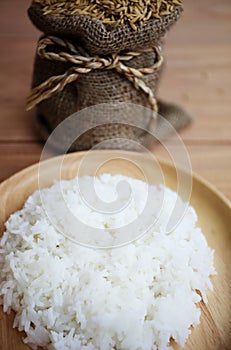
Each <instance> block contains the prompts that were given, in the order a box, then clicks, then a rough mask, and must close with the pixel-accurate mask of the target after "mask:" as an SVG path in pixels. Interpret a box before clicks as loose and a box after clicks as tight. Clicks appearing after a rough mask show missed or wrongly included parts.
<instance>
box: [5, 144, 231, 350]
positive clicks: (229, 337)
mask: <svg viewBox="0 0 231 350" xmlns="http://www.w3.org/2000/svg"><path fill="white" fill-rule="evenodd" d="M85 156H86V154H85V153H84V152H79V153H74V154H70V155H68V156H66V158H65V159H64V161H63V166H62V172H61V174H62V178H64V179H70V178H73V176H76V175H77V174H79V172H80V169H82V168H80V166H81V167H82V163H81V161H82V159H83V158H84V157H85ZM124 159H126V161H125V160H124ZM62 160H63V156H61V157H59V158H57V159H56V158H55V159H54V158H53V159H51V160H48V161H46V162H45V163H43V164H42V166H41V169H40V178H41V179H42V180H43V181H42V183H43V185H44V186H45V187H46V186H49V185H51V184H52V182H53V180H54V179H56V180H59V179H60V164H61V161H62ZM125 162H126V164H125ZM88 164H89V166H87V167H85V168H84V170H82V171H81V175H98V174H100V173H104V172H107V173H111V174H117V173H121V174H124V175H127V176H132V177H135V178H138V179H143V176H144V175H145V176H146V177H147V178H148V179H149V182H150V183H152V184H158V183H160V182H159V181H158V182H157V179H158V168H156V167H153V162H152V159H151V158H150V157H147V156H145V155H143V154H141V153H131V152H120V151H114V152H113V151H99V152H97V151H95V153H94V154H93V153H91V154H90V156H89V158H88ZM99 164H101V167H99ZM159 164H160V168H161V171H162V172H163V174H164V183H165V184H166V185H167V186H168V187H170V188H172V189H173V190H175V189H176V188H177V178H176V172H175V168H174V167H171V166H169V165H168V164H166V163H164V162H160V163H159ZM38 169H39V168H38V165H35V166H33V167H30V168H28V169H26V170H23V171H22V172H21V173H19V174H17V175H15V176H14V177H12V178H11V179H9V180H8V181H6V182H4V183H3V184H2V185H0V196H1V198H2V207H1V209H0V234H1V233H2V232H3V230H4V222H5V221H6V219H7V218H8V217H9V215H10V214H11V213H13V212H14V211H15V210H17V209H20V208H21V207H22V205H23V203H24V201H25V199H26V198H27V197H28V196H29V195H30V194H31V193H33V192H34V191H35V190H36V189H38ZM140 169H142V171H140ZM143 174H144V175H143ZM190 202H191V204H192V205H193V207H194V208H195V209H196V211H197V213H198V218H199V221H198V225H199V226H200V227H201V228H202V230H203V233H204V235H205V237H206V238H207V241H208V244H209V245H210V246H211V248H213V249H215V268H216V271H217V275H216V276H215V277H213V279H212V283H213V286H214V291H213V292H209V293H208V304H204V303H200V305H199V307H200V308H201V323H200V325H199V326H198V327H197V328H196V329H193V330H192V334H191V336H190V337H189V339H188V341H187V343H186V345H185V347H184V350H230V345H231V319H230V308H231V288H230V278H231V270H230V264H231V254H230V251H231V235H230V227H231V206H230V203H228V201H226V200H225V198H224V197H222V196H220V194H218V193H216V192H215V191H214V189H213V188H211V186H210V185H208V184H207V183H205V182H204V181H203V180H201V179H199V178H196V177H194V178H193V190H192V195H191V200H190ZM12 318H13V315H11V317H7V316H6V315H3V312H2V310H0V320H1V327H2V330H1V334H2V343H1V344H2V345H1V346H2V348H1V347H0V349H1V350H7V349H11V350H26V349H27V347H26V346H25V345H24V344H23V343H22V342H21V341H20V340H19V337H20V335H19V333H18V332H17V331H16V330H13V329H12ZM173 345H174V344H173ZM174 348H175V349H178V350H179V349H180V347H179V346H177V345H176V344H175V345H174Z"/></svg>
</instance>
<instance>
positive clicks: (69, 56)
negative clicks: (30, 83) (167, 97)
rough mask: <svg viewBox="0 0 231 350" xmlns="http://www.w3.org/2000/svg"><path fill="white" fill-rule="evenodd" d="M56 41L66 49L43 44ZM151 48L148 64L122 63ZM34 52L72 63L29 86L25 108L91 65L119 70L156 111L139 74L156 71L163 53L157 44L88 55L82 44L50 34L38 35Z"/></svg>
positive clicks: (32, 105)
mask: <svg viewBox="0 0 231 350" xmlns="http://www.w3.org/2000/svg"><path fill="white" fill-rule="evenodd" d="M48 45H49V46H50V45H56V46H57V45H58V46H59V47H61V48H65V49H68V51H69V52H70V53H67V52H59V53H54V52H50V51H48V50H47V46H48ZM151 51H154V52H155V53H156V60H155V62H154V64H153V65H152V67H149V68H139V69H136V68H132V67H129V66H127V65H126V62H128V61H130V60H132V59H133V58H135V57H138V56H140V55H142V54H143V53H144V52H151ZM37 53H38V55H39V56H40V57H41V58H44V59H47V60H50V61H59V62H69V63H72V64H73V67H71V68H69V69H68V70H67V71H66V72H65V73H64V74H61V75H57V76H52V77H50V78H49V79H47V80H46V81H44V82H43V83H42V84H40V85H39V86H37V87H35V88H33V89H32V91H31V93H30V95H29V96H28V98H27V103H26V110H30V109H32V108H33V107H35V106H36V105H37V104H38V103H40V102H42V101H43V100H45V99H48V98H49V97H51V96H52V95H53V94H54V93H57V92H61V91H62V90H63V89H64V88H65V86H66V85H67V84H70V83H73V82H75V81H76V80H77V79H78V78H79V77H80V75H81V74H87V73H90V72H91V71H92V70H95V69H115V70H116V71H117V72H118V73H119V74H122V75H124V76H125V77H126V78H127V79H128V80H129V81H130V82H131V83H132V84H133V85H134V87H135V88H136V89H137V90H141V91H142V92H143V93H144V94H145V95H146V96H147V98H148V101H149V104H150V106H151V109H152V110H153V111H157V109H158V107H157V100H156V98H155V95H154V93H153V91H152V90H151V89H150V88H149V87H148V86H147V85H146V84H145V82H144V81H143V80H142V78H143V77H144V76H145V75H147V74H153V73H155V72H157V71H158V70H159V69H160V67H161V65H162V63H163V57H162V55H161V53H160V48H159V47H153V48H151V49H145V50H142V51H139V52H127V53H125V54H112V55H110V56H107V57H100V56H94V57H89V55H88V54H87V53H86V52H85V51H84V50H83V48H79V47H75V46H74V45H73V44H72V43H71V42H70V41H67V40H63V39H60V38H57V37H54V36H48V37H44V38H42V39H41V40H40V41H39V42H38V48H37Z"/></svg>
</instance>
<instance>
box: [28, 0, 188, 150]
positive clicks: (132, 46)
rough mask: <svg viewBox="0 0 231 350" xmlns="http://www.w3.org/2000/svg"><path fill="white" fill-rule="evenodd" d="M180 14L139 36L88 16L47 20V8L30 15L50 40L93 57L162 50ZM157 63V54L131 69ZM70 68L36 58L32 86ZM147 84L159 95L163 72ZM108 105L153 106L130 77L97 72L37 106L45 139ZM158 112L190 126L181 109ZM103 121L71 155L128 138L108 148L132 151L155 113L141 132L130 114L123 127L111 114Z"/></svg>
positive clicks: (153, 22)
mask: <svg viewBox="0 0 231 350" xmlns="http://www.w3.org/2000/svg"><path fill="white" fill-rule="evenodd" d="M181 12H182V7H180V6H176V7H175V9H174V11H172V13H171V14H170V15H167V16H163V17H161V18H160V19H150V20H148V21H147V22H145V23H144V24H143V25H142V26H141V27H139V28H138V30H137V31H134V30H133V29H132V28H131V27H130V25H129V24H125V25H123V26H122V25H119V26H116V27H114V28H110V29H108V28H106V26H105V25H104V24H103V23H102V22H101V21H100V20H97V19H95V18H92V17H89V16H79V15H73V16H64V15H62V16H53V15H44V13H43V11H42V6H41V5H40V4H38V3H34V2H32V5H31V6H30V8H29V10H28V14H29V17H30V19H31V21H32V22H33V24H34V25H35V26H36V27H37V28H38V29H39V30H40V31H42V32H43V33H44V34H45V35H54V36H57V37H60V38H65V39H67V40H71V41H72V43H74V44H76V45H80V46H82V47H83V48H84V49H85V50H86V51H87V52H88V53H89V55H93V56H94V55H108V54H112V53H119V52H121V51H137V50H140V49H144V48H149V47H152V46H154V45H155V46H158V45H162V41H163V38H164V36H165V34H166V32H167V31H168V30H169V29H170V27H171V26H172V25H173V24H174V23H175V22H176V21H177V19H178V18H179V17H180V14H181ZM52 50H53V51H56V50H57V52H58V51H59V50H60V49H59V48H58V47H52ZM155 59H156V57H155V53H154V52H149V53H144V54H142V55H141V56H139V57H137V58H134V59H132V60H131V61H129V66H131V67H134V68H140V67H142V68H143V67H151V66H152V65H153V62H154V61H155ZM70 67H71V64H69V63H62V62H52V61H49V60H46V59H42V58H41V57H39V56H38V55H36V58H35V64H34V74H33V82H32V87H35V86H38V85H39V84H41V83H42V82H44V81H45V80H46V79H48V78H50V77H51V76H56V75H59V74H63V73H64V72H65V71H66V70H67V69H68V68H70ZM143 79H144V81H145V83H146V84H147V86H149V87H150V88H151V89H152V91H153V92H155V93H156V89H157V85H158V80H159V73H155V74H151V75H147V76H145V77H144V78H143ZM109 102H110V103H114V102H115V103H116V102H125V103H135V104H139V105H143V106H146V107H149V103H148V100H147V97H146V96H145V95H144V94H143V93H142V92H141V91H137V90H136V89H135V87H134V86H133V85H132V83H131V82H129V81H128V80H127V79H126V77H124V76H123V75H120V74H118V72H116V71H113V70H95V71H92V72H90V73H88V74H83V75H82V76H81V77H80V78H79V79H78V80H77V82H75V83H72V84H69V85H67V86H66V87H65V88H64V89H63V91H62V92H60V93H56V94H54V95H53V96H52V97H50V98H49V99H46V100H44V101H42V102H40V103H39V104H38V106H37V120H38V123H39V126H40V131H41V134H42V136H43V138H44V139H46V138H47V137H48V136H49V134H50V133H51V132H52V131H53V130H54V129H55V128H56V127H57V125H59V123H60V122H62V121H63V120H64V119H66V118H67V117H69V116H70V115H72V114H73V113H75V112H77V111H79V110H82V109H83V108H86V107H89V106H93V105H98V104H101V103H109ZM159 113H160V114H161V115H162V116H164V117H165V118H166V119H168V120H169V121H170V122H171V123H172V124H173V126H174V127H175V128H176V129H180V128H182V127H184V126H186V125H187V124H188V123H189V122H190V117H189V115H188V114H187V113H185V112H184V111H183V110H182V109H181V108H179V107H178V106H176V105H171V104H168V105H167V104H164V103H163V102H161V103H160V104H159ZM92 118H94V116H92ZM103 119H104V122H105V121H106V122H107V124H105V125H103V126H98V127H97V128H94V130H89V131H88V132H86V133H84V134H83V135H82V136H81V137H79V138H78V139H77V140H76V141H75V142H74V143H72V146H71V147H70V150H71V151H74V150H83V149H90V148H91V147H92V146H94V145H96V144H98V143H99V142H102V141H103V140H105V139H114V138H116V137H119V138H123V139H124V141H121V140H119V141H118V142H117V141H115V140H114V141H113V142H111V144H110V143H107V147H110V148H124V149H131V143H130V142H127V141H126V140H129V139H132V140H135V141H139V142H140V143H144V141H145V135H146V133H145V131H144V129H148V128H149V122H150V120H151V113H150V115H149V117H148V118H147V116H146V117H145V118H143V119H141V120H140V121H139V125H138V127H137V128H135V127H131V126H129V124H133V122H134V116H133V115H131V114H130V113H127V114H126V113H123V115H118V124H110V114H108V115H107V114H106V115H105V116H104V118H103ZM121 123H122V124H121ZM126 124H128V125H126ZM136 124H137V122H136ZM78 128H79V125H78V120H73V125H71V129H72V130H71V132H70V134H73V133H72V131H73V129H76V130H77V134H78ZM68 134H69V133H68V130H66V131H65V133H64V134H63V135H62V136H60V138H62V139H60V145H62V143H63V142H65V143H66V142H67V140H68V137H69V135H68ZM132 148H134V144H133V146H132Z"/></svg>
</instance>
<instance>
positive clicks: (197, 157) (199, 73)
mask: <svg viewBox="0 0 231 350" xmlns="http://www.w3.org/2000/svg"><path fill="white" fill-rule="evenodd" d="M184 4H185V11H184V15H183V17H182V19H181V20H180V21H179V22H178V24H177V25H176V26H174V28H172V30H171V31H170V33H169V35H168V37H167V38H166V45H165V57H166V65H165V71H164V74H163V76H162V79H161V84H160V88H159V91H158V93H159V96H160V97H161V98H162V99H165V100H168V101H174V102H176V103H179V104H181V105H182V106H183V107H184V108H186V109H187V110H188V111H189V112H190V113H191V114H192V115H193V117H194V123H193V124H192V125H191V126H190V127H189V128H187V129H186V130H183V131H181V133H180V135H181V137H182V139H183V141H184V142H185V144H186V147H187V150H188V152H189V155H190V158H191V162H192V168H193V171H195V172H196V173H198V174H200V175H202V176H203V177H204V178H206V179H207V180H209V181H210V182H211V183H213V184H214V185H215V186H216V187H217V188H218V189H219V190H220V191H222V192H223V193H224V194H225V195H226V196H227V197H229V198H231V182H230V178H231V118H230V114H231V108H230V101H231V95H230V91H231V74H230V73H231V36H230V33H231V21H230V18H231V2H230V0H220V1H219V2H218V1H217V0H203V1H201V0H194V1H191V0H184ZM0 5H1V6H0V7H1V11H0V45H1V54H0V164H1V166H0V181H2V180H4V179H6V178H8V177H9V176H11V175H12V174H14V173H15V172H16V171H18V170H21V169H23V168H25V167H26V166H28V165H31V164H34V163H36V162H37V161H39V159H40V154H41V151H42V148H43V145H42V144H41V143H40V136H39V134H38V133H37V131H36V127H35V120H34V112H30V113H26V112H25V98H26V96H27V94H28V91H29V89H30V82H31V74H32V69H33V58H34V54H35V48H36V41H37V39H38V37H39V35H40V33H39V32H38V31H37V30H36V29H35V28H34V27H33V26H32V24H31V23H30V21H29V20H28V18H27V15H26V10H27V8H28V7H29V5H30V0H20V1H18V0H1V1H0ZM152 151H153V152H154V153H155V154H156V155H160V156H163V157H164V158H166V159H169V156H168V155H167V154H166V152H165V151H164V150H163V149H162V148H161V147H155V148H153V150H152ZM214 215H215V214H214ZM215 217H216V216H215ZM216 239H217V238H216ZM214 242H215V243H216V244H217V245H218V247H219V242H216V241H214ZM218 260H219V259H218ZM227 261H228V260H227ZM218 265H219V266H220V268H221V275H226V279H225V280H224V281H223V282H222V283H223V284H225V287H224V288H225V289H227V290H228V287H229V288H230V275H229V274H226V272H224V271H223V270H222V269H223V267H224V265H222V264H220V263H219V262H218ZM221 265H222V266H223V267H222V266H221ZM225 266H227V264H226V265H225ZM225 269H226V268H225ZM218 288H219V287H218ZM218 291H219V289H218ZM215 294H216V295H218V293H217V292H216V293H215ZM225 300H226V294H225V296H223V295H219V298H218V301H217V303H218V305H220V304H222V305H223V303H225ZM211 312H215V313H216V314H217V316H216V320H217V322H216V333H215V334H216V339H218V341H215V343H214V348H211V350H213V349H217V350H218V349H219V350H225V349H226V350H230V349H231V346H229V344H228V343H227V342H226V343H224V344H225V345H224V344H223V345H220V340H219V339H220V334H221V338H222V339H224V338H225V337H227V336H228V334H230V332H231V331H230V328H229V327H228V324H229V323H228V322H227V323H226V319H225V318H224V319H223V318H222V313H223V312H224V313H225V315H227V317H228V316H229V317H230V318H231V311H230V312H229V313H228V309H227V310H225V307H224V305H223V306H219V308H218V309H217V310H212V311H211V310H209V311H208V312H207V316H206V317H205V320H203V321H202V325H203V322H205V325H206V324H207V322H210V321H209V315H210V314H211ZM209 313H210V314H209ZM204 314H206V313H204ZM6 318H7V319H8V317H7V316H5V315H2V314H0V349H1V350H8V349H9V350H12V349H20V348H19V346H20V345H18V344H20V337H21V336H20V335H17V336H16V334H17V332H16V333H15V332H14V331H12V330H11V328H10V327H9V326H8V325H6V323H5V321H3V320H5V319H6ZM206 320H207V321H206ZM9 322H10V321H9ZM201 327H202V328H204V326H201ZM205 329H206V326H205V328H204V330H205ZM209 329H214V328H213V326H212V325H211V327H210V328H209ZM196 332H197V330H196ZM12 333H13V334H14V335H15V337H14V340H12V342H13V343H12V344H13V345H12V346H13V347H12V348H10V347H5V345H3V344H2V341H1V339H3V335H5V334H8V335H9V336H11V334H12ZM195 334H196V333H195ZM204 342H205V340H204ZM204 344H206V342H205V343H204ZM227 344H228V345H227ZM190 346H191V348H190V349H193V350H194V349H195V350H201V349H200V348H198V347H195V346H196V345H195V344H194V345H190ZM219 346H220V347H219ZM208 349H209V348H208Z"/></svg>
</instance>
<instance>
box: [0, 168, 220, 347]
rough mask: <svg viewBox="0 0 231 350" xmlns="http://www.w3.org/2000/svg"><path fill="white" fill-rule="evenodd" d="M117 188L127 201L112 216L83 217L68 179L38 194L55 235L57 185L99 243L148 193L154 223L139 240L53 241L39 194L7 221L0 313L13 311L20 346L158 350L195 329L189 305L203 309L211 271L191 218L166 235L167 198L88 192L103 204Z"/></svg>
mask: <svg viewBox="0 0 231 350" xmlns="http://www.w3.org/2000/svg"><path fill="white" fill-rule="evenodd" d="M90 180H91V179H90V178H89V177H88V178H87V177H86V178H83V179H81V180H80V181H82V184H85V185H86V184H87V183H88V181H90ZM121 180H124V181H125V182H127V183H129V184H130V186H131V194H127V196H130V202H129V204H128V205H127V206H125V208H124V209H123V210H121V211H120V212H118V213H117V214H115V215H114V216H113V215H108V214H107V215H106V214H103V212H101V213H96V212H95V211H94V209H92V208H91V209H89V208H87V204H86V202H85V201H84V200H83V199H80V197H79V195H78V191H77V181H76V179H73V180H70V181H62V182H61V183H59V182H58V183H56V184H54V185H53V186H52V187H51V188H50V189H45V190H42V191H41V192H42V198H43V201H44V200H47V201H48V202H49V203H50V205H51V207H52V210H53V213H54V212H56V213H57V215H56V218H57V217H60V230H61V231H62V230H63V229H64V225H65V222H66V225H67V227H68V230H70V229H71V226H70V224H69V226H68V222H69V220H68V217H62V204H61V202H62V201H61V198H59V196H60V195H61V193H60V184H61V185H62V187H63V196H64V199H65V202H66V204H67V205H68V206H69V208H70V209H71V210H72V212H76V213H79V216H80V217H81V219H82V222H84V223H85V224H86V223H88V224H89V226H91V227H93V226H94V225H95V227H97V228H98V227H102V226H103V227H105V230H108V235H110V227H112V228H113V232H114V233H113V235H114V236H115V233H116V230H117V229H118V230H119V227H120V226H124V225H126V224H129V223H131V222H133V221H134V220H135V219H136V216H140V215H142V210H143V208H144V206H145V205H144V202H145V200H146V198H147V197H146V195H145V194H147V188H148V190H149V193H152V195H153V198H154V199H153V200H154V201H155V203H153V212H152V210H151V209H150V208H149V209H150V210H149V211H148V213H149V215H150V217H152V220H153V221H154V218H156V216H157V212H156V208H160V207H162V212H161V215H160V217H159V219H158V220H157V221H156V222H155V224H154V226H153V227H152V228H150V229H149V230H148V231H147V232H146V234H144V235H143V236H140V237H138V239H137V240H133V241H131V242H130V243H129V244H127V245H124V246H121V247H118V248H116V249H93V248H89V247H85V246H81V245H79V244H76V243H74V242H72V241H71V240H69V239H68V238H67V237H66V236H65V235H62V234H61V233H60V232H59V231H58V230H57V229H56V228H55V227H54V226H53V225H52V224H51V223H50V221H49V219H48V218H47V216H46V213H45V211H44V209H43V206H42V203H41V196H40V193H39V191H37V192H35V193H34V194H33V195H32V196H30V197H29V199H28V200H27V201H26V203H25V205H24V208H23V209H22V210H20V211H18V212H16V213H14V214H13V215H11V217H10V218H9V220H8V221H7V223H6V231H5V233H4V235H3V237H2V239H1V241H0V304H2V305H3V309H4V312H10V310H12V309H13V310H14V311H15V312H16V317H15V321H14V327H17V328H18V329H19V330H20V331H23V330H24V331H25V332H26V335H27V336H26V338H25V339H24V341H25V343H27V344H29V345H30V346H31V347H32V348H34V349H36V347H37V346H41V347H44V348H47V349H50V350H53V349H57V350H67V349H68V350H70V349H71V350H78V349H85V350H93V349H99V350H109V349H115V348H116V349H123V350H140V349H142V350H151V349H158V350H162V349H168V348H169V347H170V343H169V341H170V339H171V338H173V339H175V341H176V342H177V343H179V344H180V345H181V346H183V345H184V343H185V341H186V339H187V337H188V336H189V334H190V333H191V331H190V329H189V328H190V326H196V325H198V324H199V319H200V308H199V307H198V305H197V303H199V302H200V301H201V299H202V298H203V299H204V301H205V302H206V301H207V300H206V294H205V293H206V290H207V289H209V288H210V289H211V288H212V285H211V282H210V279H209V276H210V275H212V274H215V270H214V267H213V254H214V252H213V251H212V250H211V249H210V248H209V247H208V246H207V243H206V239H205V237H204V236H203V234H202V232H201V229H200V228H197V227H196V222H197V215H196V213H195V211H194V209H193V208H192V207H190V206H189V207H188V209H187V212H186V214H185V216H184V218H183V219H182V220H181V222H180V223H179V224H178V226H177V227H176V228H175V229H174V230H173V231H172V232H167V230H166V226H167V222H168V218H169V216H170V212H171V210H172V208H173V206H174V203H175V201H176V199H177V194H176V193H174V192H172V191H171V190H169V189H167V188H166V187H164V186H161V187H159V188H157V187H154V186H147V184H145V183H144V182H142V181H137V180H133V179H130V178H126V177H124V176H121V175H116V176H110V175H107V174H104V175H102V176H101V177H99V178H98V179H95V181H96V182H95V189H96V192H97V193H98V195H101V196H103V199H104V200H106V201H108V203H109V202H110V200H114V199H115V198H116V185H117V184H118V182H120V181H121ZM82 187H83V186H82ZM163 194H164V197H163ZM163 198H164V200H163ZM54 204H55V205H54ZM182 204H183V203H182ZM124 213H126V215H125V214H124ZM146 216H147V215H146ZM112 218H114V219H112ZM146 219H147V218H146ZM146 219H145V220H146ZM115 222H117V224H115ZM56 224H57V225H58V224H59V223H57V222H56ZM117 226H118V228H117ZM68 230H66V232H64V233H65V234H66V233H67V231H68ZM73 230H74V228H73ZM137 236H139V235H138V234H137ZM78 237H80V235H79V236H78ZM130 238H131V237H130V234H129V233H128V240H130ZM94 244H96V242H94ZM198 291H200V292H201V295H202V297H201V296H200V295H199V294H198Z"/></svg>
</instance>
